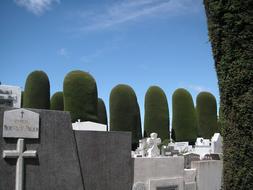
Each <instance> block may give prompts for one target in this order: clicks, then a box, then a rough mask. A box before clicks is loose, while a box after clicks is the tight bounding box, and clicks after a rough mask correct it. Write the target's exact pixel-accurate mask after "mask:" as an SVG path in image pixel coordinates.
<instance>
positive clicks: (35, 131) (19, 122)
mask: <svg viewBox="0 0 253 190" xmlns="http://www.w3.org/2000/svg"><path fill="white" fill-rule="evenodd" d="M39 117H40V116H39V114H38V113H35V112H32V111H30V110H26V109H15V110H10V111H5V112H4V123H3V137H8V138H13V137H14V138H17V137H18V138H35V139H37V138H38V137H39Z"/></svg>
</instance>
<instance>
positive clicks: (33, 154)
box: [0, 108, 84, 190]
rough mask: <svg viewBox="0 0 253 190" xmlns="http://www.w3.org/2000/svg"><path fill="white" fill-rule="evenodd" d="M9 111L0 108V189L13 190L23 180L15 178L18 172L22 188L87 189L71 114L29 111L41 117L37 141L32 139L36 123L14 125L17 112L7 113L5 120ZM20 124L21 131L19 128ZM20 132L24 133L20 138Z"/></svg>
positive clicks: (45, 189) (26, 189)
mask: <svg viewBox="0 0 253 190" xmlns="http://www.w3.org/2000/svg"><path fill="white" fill-rule="evenodd" d="M7 110H9V108H0V190H14V189H15V183H16V182H15V181H16V180H20V179H17V178H16V177H17V176H18V175H16V173H18V172H20V175H21V173H22V175H23V180H22V181H23V184H22V187H18V188H19V189H23V190H59V189H60V190H84V185H83V179H82V177H81V170H80V166H79V161H78V156H77V150H76V143H75V138H74V134H73V131H72V126H71V119H70V115H69V113H67V112H60V111H49V110H36V109H29V110H30V111H33V112H36V113H38V114H39V117H40V120H39V133H38V134H39V136H38V138H37V139H36V138H35V137H34V136H33V135H35V133H33V132H34V131H36V130H37V129H36V127H35V128H33V126H34V125H36V124H35V123H33V122H32V121H27V123H26V124H24V125H21V124H20V123H18V122H17V123H16V124H17V125H14V124H15V122H14V121H13V120H12V117H14V118H16V116H15V114H16V113H17V112H15V111H14V112H13V114H8V113H11V112H6V113H7V115H6V116H5V118H4V112H5V111H7ZM20 113H21V112H20ZM27 113H28V112H27ZM25 115H26V114H24V115H23V116H25ZM21 117H22V116H21ZM32 118H34V117H32ZM4 119H5V122H3V120H4ZM6 119H7V120H6ZM28 120H29V119H28ZM12 122H14V123H12ZM24 122H25V120H24ZM29 122H31V123H30V124H31V125H30V124H29ZM3 123H4V124H5V126H3ZM20 125H21V128H22V130H21V128H18V126H20ZM4 127H5V129H3V128H4ZM6 130H9V131H6ZM18 130H21V131H22V132H20V134H21V136H20V137H21V139H20V138H19V132H18ZM3 131H4V134H3ZM29 131H30V132H31V133H29ZM13 136H15V137H14V138H13ZM18 165H20V166H19V167H17V166H18ZM22 165H23V166H22ZM22 167H23V168H22ZM17 168H19V171H17ZM20 168H21V169H20ZM15 178H16V179H15ZM16 189H17V187H16Z"/></svg>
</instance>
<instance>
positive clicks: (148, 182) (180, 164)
mask: <svg viewBox="0 0 253 190" xmlns="http://www.w3.org/2000/svg"><path fill="white" fill-rule="evenodd" d="M133 162H134V183H137V182H142V183H144V184H145V187H146V189H147V190H156V188H157V187H163V186H164V187H165V186H169V185H171V186H173V185H177V186H178V190H181V189H183V188H184V157H181V156H179V157H158V158H133Z"/></svg>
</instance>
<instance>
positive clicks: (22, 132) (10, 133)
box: [3, 109, 39, 190]
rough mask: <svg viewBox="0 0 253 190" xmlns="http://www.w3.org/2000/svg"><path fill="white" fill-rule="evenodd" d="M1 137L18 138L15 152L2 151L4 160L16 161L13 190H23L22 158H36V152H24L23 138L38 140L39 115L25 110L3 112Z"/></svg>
mask: <svg viewBox="0 0 253 190" xmlns="http://www.w3.org/2000/svg"><path fill="white" fill-rule="evenodd" d="M3 137H4V138H18V140H17V148H16V150H4V151H3V158H4V159H11V158H12V159H17V161H16V177H15V190H23V187H24V185H23V180H24V177H23V174H24V158H36V156H37V152H36V150H26V151H25V139H24V138H35V139H37V138H39V114H38V113H34V112H32V111H29V110H25V109H17V110H11V111H5V112H4V122H3Z"/></svg>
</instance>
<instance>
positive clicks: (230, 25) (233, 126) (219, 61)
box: [204, 0, 253, 190]
mask: <svg viewBox="0 0 253 190" xmlns="http://www.w3.org/2000/svg"><path fill="white" fill-rule="evenodd" d="M204 5H205V10H206V16H207V22H208V31H209V39H210V41H211V45H212V51H213V57H214V61H215V68H216V72H217V76H218V83H219V91H220V105H221V115H222V133H223V143H224V145H223V149H224V150H223V154H224V178H223V179H224V189H225V190H240V189H243V190H244V189H253V159H252V158H253V82H252V81H253V53H252V50H253V29H252V23H253V1H252V0H204Z"/></svg>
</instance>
